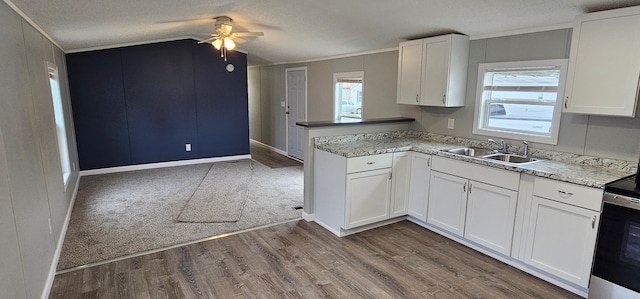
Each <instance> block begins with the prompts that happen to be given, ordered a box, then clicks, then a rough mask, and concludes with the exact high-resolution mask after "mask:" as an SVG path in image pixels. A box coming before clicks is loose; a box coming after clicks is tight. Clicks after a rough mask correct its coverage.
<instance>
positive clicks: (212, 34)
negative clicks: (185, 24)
mask: <svg viewBox="0 0 640 299" xmlns="http://www.w3.org/2000/svg"><path fill="white" fill-rule="evenodd" d="M187 34H195V35H210V36H214V35H217V34H216V33H211V32H209V33H204V32H187Z"/></svg>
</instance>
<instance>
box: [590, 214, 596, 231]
mask: <svg viewBox="0 0 640 299" xmlns="http://www.w3.org/2000/svg"><path fill="white" fill-rule="evenodd" d="M591 228H593V229H595V228H596V216H593V220H591Z"/></svg>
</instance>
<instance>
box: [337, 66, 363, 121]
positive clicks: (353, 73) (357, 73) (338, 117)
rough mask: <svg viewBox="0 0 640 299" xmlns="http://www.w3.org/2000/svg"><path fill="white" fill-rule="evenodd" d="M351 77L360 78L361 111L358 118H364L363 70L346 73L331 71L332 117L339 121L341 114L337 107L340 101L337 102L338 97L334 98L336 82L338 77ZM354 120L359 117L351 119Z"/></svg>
mask: <svg viewBox="0 0 640 299" xmlns="http://www.w3.org/2000/svg"><path fill="white" fill-rule="evenodd" d="M353 77H358V78H362V107H361V109H362V113H361V114H360V119H364V105H365V103H364V99H365V94H364V71H357V72H346V73H333V119H334V120H337V121H340V120H341V118H342V116H341V113H340V112H341V111H340V109H338V108H339V107H340V106H341V105H342V103H338V99H337V98H336V92H337V91H336V83H338V79H340V78H353ZM353 120H354V121H358V120H359V119H353Z"/></svg>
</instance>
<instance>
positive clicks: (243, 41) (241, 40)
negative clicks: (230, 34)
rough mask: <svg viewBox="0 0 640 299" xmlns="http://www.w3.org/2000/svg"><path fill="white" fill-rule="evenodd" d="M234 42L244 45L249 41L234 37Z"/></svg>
mask: <svg viewBox="0 0 640 299" xmlns="http://www.w3.org/2000/svg"><path fill="white" fill-rule="evenodd" d="M233 41H234V42H236V44H244V43H246V42H247V40H246V39H243V38H239V37H234V38H233Z"/></svg>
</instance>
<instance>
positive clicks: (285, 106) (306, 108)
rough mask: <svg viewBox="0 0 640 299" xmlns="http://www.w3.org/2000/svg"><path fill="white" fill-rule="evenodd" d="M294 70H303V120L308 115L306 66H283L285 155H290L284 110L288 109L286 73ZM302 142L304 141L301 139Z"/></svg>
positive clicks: (287, 121)
mask: <svg viewBox="0 0 640 299" xmlns="http://www.w3.org/2000/svg"><path fill="white" fill-rule="evenodd" d="M294 71H304V121H307V116H308V113H307V112H308V109H309V106H308V105H307V104H308V103H307V98H308V92H309V84H308V83H307V82H308V80H307V79H308V71H307V67H306V66H301V67H291V68H285V69H284V97H285V101H284V109H285V114H284V120H285V122H284V126H285V152H286V153H287V156H289V157H291V156H290V155H289V114H287V113H286V112H287V111H289V79H288V76H287V74H288V73H289V72H294ZM303 142H304V141H303Z"/></svg>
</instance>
